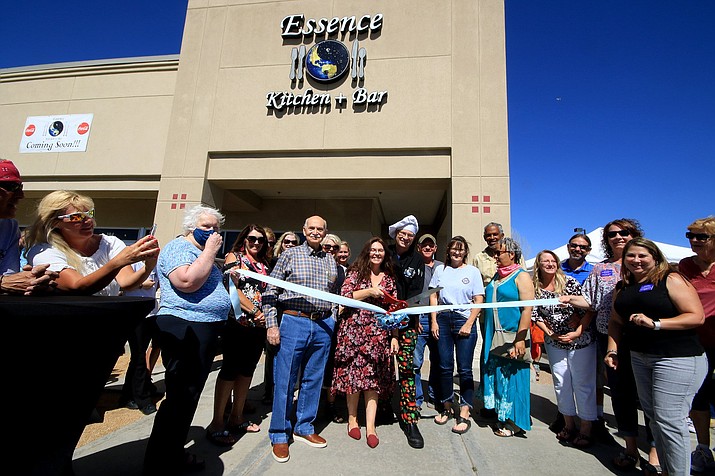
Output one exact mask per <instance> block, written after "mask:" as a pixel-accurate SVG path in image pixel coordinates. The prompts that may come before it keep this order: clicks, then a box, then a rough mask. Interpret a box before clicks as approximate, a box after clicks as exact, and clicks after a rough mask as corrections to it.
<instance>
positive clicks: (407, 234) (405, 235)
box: [397, 231, 415, 238]
mask: <svg viewBox="0 0 715 476" xmlns="http://www.w3.org/2000/svg"><path fill="white" fill-rule="evenodd" d="M397 236H399V237H400V238H414V237H415V234H414V233H410V232H409V231H398V232H397Z"/></svg>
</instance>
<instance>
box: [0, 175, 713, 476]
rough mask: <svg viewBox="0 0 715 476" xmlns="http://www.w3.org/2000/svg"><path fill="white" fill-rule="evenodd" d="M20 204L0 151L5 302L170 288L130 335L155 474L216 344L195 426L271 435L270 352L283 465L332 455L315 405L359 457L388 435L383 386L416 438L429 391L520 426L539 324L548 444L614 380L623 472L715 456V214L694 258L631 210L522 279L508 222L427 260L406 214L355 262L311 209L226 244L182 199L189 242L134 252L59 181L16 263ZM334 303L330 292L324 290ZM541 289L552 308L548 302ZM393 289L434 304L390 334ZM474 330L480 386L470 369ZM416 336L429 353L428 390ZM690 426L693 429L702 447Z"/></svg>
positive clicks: (450, 408) (446, 402)
mask: <svg viewBox="0 0 715 476" xmlns="http://www.w3.org/2000/svg"><path fill="white" fill-rule="evenodd" d="M23 196H24V195H23V192H22V179H21V177H20V174H19V171H18V170H17V168H16V167H15V166H14V164H13V163H12V162H10V161H0V213H1V214H0V244H2V245H3V247H2V256H1V257H0V258H1V259H0V261H1V264H2V269H1V273H0V291H1V292H2V293H14V294H37V293H51V292H64V293H72V294H84V295H93V294H94V295H110V296H116V295H120V294H131V293H132V292H135V293H136V292H140V293H141V292H142V291H143V290H146V291H147V293H151V294H153V293H155V292H156V290H157V288H158V289H159V290H160V291H161V292H160V298H159V299H158V305H157V308H156V309H155V310H154V311H153V312H152V313H151V315H150V316H148V318H147V319H146V320H145V321H144V322H142V323H141V325H140V326H139V327H138V328H137V330H136V332H135V333H134V334H133V336H132V337H131V338H130V349H131V353H132V358H131V363H130V368H129V372H128V377H127V383H126V384H125V389H123V396H124V399H125V401H126V403H127V404H129V403H130V402H131V405H132V406H131V407H132V408H137V409H139V410H141V411H142V412H144V413H145V414H150V413H154V412H157V413H156V416H155V420H154V425H153V429H152V432H151V435H150V437H149V441H148V445H147V449H146V454H145V461H144V470H145V473H146V474H176V473H179V472H181V471H184V470H195V469H201V468H203V467H204V462H203V460H202V459H201V458H200V457H198V456H197V455H195V454H190V453H188V452H187V451H186V450H185V448H184V446H185V443H186V438H187V435H188V431H189V428H190V425H191V422H192V419H193V417H194V414H195V412H196V408H197V405H198V401H199V397H200V395H201V393H202V391H203V389H204V386H205V383H206V381H207V379H208V376H209V373H210V371H211V369H212V365H213V363H214V359H215V357H216V355H217V354H218V352H219V347H220V353H221V354H222V362H221V369H220V371H219V373H218V376H217V379H216V386H215V389H214V411H213V417H212V419H211V421H209V422H207V425H206V437H207V439H208V440H209V441H211V442H212V443H214V444H216V445H220V446H232V445H234V444H236V443H237V442H238V441H239V439H240V437H241V436H242V435H243V434H246V433H258V432H260V431H261V425H260V423H261V422H260V421H255V422H254V421H251V420H249V419H248V418H247V416H246V413H247V411H246V410H247V408H246V397H247V394H248V390H249V388H250V385H251V382H252V379H253V376H254V372H255V370H256V368H257V364H258V362H259V359H260V357H261V355H262V354H263V353H264V352H265V356H266V365H265V374H264V380H265V395H264V399H263V401H264V403H266V404H269V405H271V407H272V413H271V418H270V424H269V427H268V431H267V433H268V437H269V439H270V443H271V447H272V456H273V458H274V459H275V460H276V461H278V462H287V461H288V460H289V459H290V444H291V443H292V442H302V443H304V444H306V445H308V446H311V447H314V448H324V447H326V446H327V441H326V440H325V439H324V438H323V437H322V436H321V435H319V434H318V432H317V430H316V427H315V425H314V423H315V421H316V418H317V414H318V409H319V406H320V403H321V401H324V402H325V405H326V406H327V407H328V408H329V409H330V416H331V420H332V421H334V422H336V423H342V424H346V432H347V436H348V437H349V438H352V439H355V440H360V439H361V438H362V429H361V428H363V427H364V432H365V440H366V443H367V445H368V446H369V447H370V448H375V447H376V446H378V445H379V442H380V439H379V436H378V427H379V418H378V414H379V412H380V409H381V407H384V405H385V404H386V403H385V402H387V405H388V406H389V405H390V402H391V401H392V399H393V396H396V398H395V400H396V401H397V404H396V409H395V410H396V411H395V413H396V415H397V420H398V422H399V424H400V427H401V428H402V430H403V432H404V434H405V437H406V441H407V444H408V445H409V446H410V447H412V448H416V449H419V448H423V447H424V446H425V441H424V438H423V436H422V434H421V432H420V430H419V427H418V422H419V420H420V414H421V411H422V408H423V405H425V403H427V404H433V405H434V406H435V409H436V410H437V415H436V416H435V418H434V420H433V421H434V423H435V424H437V425H445V424H447V422H448V421H449V420H451V419H454V422H453V425H452V426H451V431H452V432H453V433H455V434H459V435H461V434H464V433H466V432H468V431H469V430H470V428H471V422H472V418H473V417H474V407H475V406H478V407H479V408H480V411H479V413H480V415H481V416H482V417H484V418H490V419H493V425H492V429H493V432H494V435H496V436H498V437H502V438H506V437H513V436H516V435H520V434H524V433H525V432H527V431H529V430H530V429H531V409H530V384H531V383H530V382H531V368H532V366H531V363H532V357H533V356H534V355H538V352H537V353H534V352H532V349H531V348H530V346H536V345H540V344H536V343H534V342H532V339H531V334H532V333H533V334H536V333H537V331H538V333H539V335H541V334H543V346H544V348H545V351H546V354H547V356H548V362H549V365H550V369H551V374H552V376H553V384H554V392H555V396H556V402H557V407H558V415H557V417H556V419H555V421H554V422H553V423H552V425H551V426H550V428H551V429H552V431H554V433H556V438H557V439H559V440H560V441H562V442H564V443H565V444H567V445H570V446H573V447H575V448H587V447H589V446H591V445H592V444H593V443H594V442H595V441H596V440H597V439H598V438H599V436H600V435H602V434H603V432H604V431H607V430H605V426H604V416H603V415H604V412H603V399H604V388H605V387H607V388H608V389H609V391H610V394H611V398H612V403H613V410H614V415H615V418H616V423H617V426H618V431H619V433H620V435H621V436H622V437H623V438H624V442H625V448H623V449H621V450H620V451H618V452H617V453H616V454H614V457H613V465H614V466H615V467H616V468H618V469H631V468H635V467H636V466H637V465H640V467H641V469H642V470H643V471H644V473H645V474H653V475H655V474H669V475H684V474H689V472H690V470H691V469H692V470H693V471H696V472H701V471H704V470H706V469H713V468H715V462H714V461H713V456H712V452H711V450H710V443H711V442H710V434H709V417H710V410H711V405H712V404H713V400H714V397H715V383H714V380H713V363H714V361H715V272H713V263H715V217H712V216H710V217H707V218H703V219H699V220H696V221H694V222H693V223H692V224H690V225H689V226H688V227H687V229H688V231H687V233H686V237H687V239H688V240H689V242H690V245H691V248H692V250H693V252H694V253H695V254H694V256H691V257H689V258H686V259H684V260H682V261H681V262H680V263H679V265H678V267H677V268H676V267H674V266H672V265H671V264H670V263H668V260H667V259H666V257H665V256H664V255H663V253H662V251H661V250H660V249H659V248H658V246H657V245H656V244H655V243H654V242H653V241H651V240H648V239H646V238H645V237H644V232H643V230H642V229H641V227H640V225H639V224H638V222H637V221H636V220H633V219H626V218H622V219H617V220H613V221H611V222H609V223H607V224H606V226H605V227H604V228H603V236H602V243H601V245H602V246H603V249H604V251H605V254H606V260H605V261H603V262H601V263H596V264H593V265H592V264H591V263H589V262H588V261H587V260H586V257H587V255H588V254H589V252H590V251H591V249H592V243H591V239H590V238H589V237H588V236H587V235H585V234H581V233H578V234H575V235H574V236H572V237H571V238H570V239H569V241H568V245H567V247H568V252H569V257H568V258H567V259H565V260H563V261H561V260H560V259H559V257H558V256H557V254H556V253H555V252H554V251H551V250H543V251H541V252H539V253H538V254H537V256H536V259H535V264H534V269H533V271H532V273H531V275H530V273H529V272H528V271H527V270H526V267H525V264H524V257H523V253H522V250H521V247H520V245H519V243H517V242H516V241H515V240H513V239H511V238H509V237H506V236H504V231H503V229H502V227H501V225H500V224H498V223H489V224H488V225H487V226H486V227H485V228H484V236H483V238H484V241H485V242H486V245H487V246H486V248H484V249H483V250H482V251H480V252H477V253H476V254H475V257H474V258H473V259H470V244H469V242H468V240H467V239H466V238H464V237H463V236H454V237H452V238H451V239H450V240H448V242H447V245H446V250H445V252H444V255H443V256H444V261H439V260H437V259H436V257H437V249H438V247H437V240H436V238H435V237H434V236H433V235H431V234H428V233H423V234H422V235H420V234H419V223H418V221H417V219H416V218H415V217H414V216H412V215H409V216H406V217H405V218H403V219H402V220H400V221H398V222H396V223H394V224H392V225H391V226H389V228H388V234H389V237H390V238H391V239H392V240H393V243H392V244H388V242H386V241H385V240H384V239H383V238H382V237H377V236H375V237H372V238H370V239H369V240H368V241H367V242H366V243H364V244H363V245H362V246H361V248H360V252H359V253H358V254H357V256H356V257H355V258H354V260H352V262H351V247H350V245H349V244H348V243H347V242H345V241H342V240H341V239H340V238H339V237H338V236H337V235H333V234H329V233H328V224H327V221H326V220H325V219H324V218H322V217H320V216H317V215H316V216H311V217H308V218H307V219H306V220H305V222H304V224H303V227H302V235H301V234H300V233H296V232H294V231H286V232H285V233H283V234H281V236H280V237H278V238H277V239H276V236H275V235H274V233H273V231H272V230H271V229H270V228H268V227H265V226H262V225H258V224H249V225H247V226H246V227H244V228H243V230H241V232H240V233H239V235H238V238H237V239H236V241H235V243H233V244H231V246H230V247H227V249H228V252H227V253H226V254H224V255H221V250H222V249H223V247H224V243H223V240H222V235H221V234H220V228H221V226H222V225H223V223H224V216H223V215H222V214H221V212H220V211H219V210H216V209H214V208H211V207H207V206H196V207H193V208H191V209H189V210H187V211H186V213H185V216H184V220H183V224H182V226H183V232H182V234H181V235H179V236H178V237H177V238H175V239H174V240H172V241H170V242H169V243H166V244H165V245H164V246H163V248H161V249H160V248H159V244H158V242H157V240H156V238H155V237H154V236H151V234H150V235H148V236H146V237H144V238H142V239H140V240H138V241H137V242H136V243H134V244H132V245H128V246H127V245H125V244H124V243H123V242H122V241H121V240H118V239H117V238H114V237H111V236H107V235H103V234H97V233H95V230H94V228H95V209H94V204H93V202H92V199H91V198H90V197H87V196H84V195H82V194H79V193H75V192H70V191H56V192H52V193H50V194H48V195H47V196H45V197H44V198H43V199H42V200H41V201H40V202H39V205H38V208H37V213H36V217H35V220H34V222H33V223H32V225H31V226H30V227H29V229H28V231H27V233H26V237H25V240H26V242H25V246H26V251H25V257H26V259H27V264H26V265H25V266H24V267H22V268H21V267H20V254H19V245H18V244H19V238H20V231H19V228H18V225H17V222H16V221H15V220H14V219H13V218H14V216H15V213H16V211H17V203H18V201H19V200H21V199H22V198H23ZM301 236H302V237H304V239H305V241H303V242H302V243H301V239H302V238H301ZM217 262H221V263H222V267H220V266H218V265H217ZM242 271H248V272H251V275H250V276H249V275H248V274H246V273H245V272H242ZM269 277H270V278H274V279H278V280H280V281H282V282H283V283H284V285H285V287H283V286H281V285H279V284H276V281H273V280H271V279H269ZM294 285H298V286H302V288H298V287H297V286H294ZM306 289H307V291H306ZM331 294H332V295H334V296H335V298H330V299H329V298H327V297H326V296H329V295H331ZM339 297H342V298H349V299H351V301H348V300H340V299H339ZM545 299H548V300H549V301H546V302H548V303H549V304H548V305H544V304H542V303H541V302H540V301H541V300H545ZM401 301H404V302H407V301H410V304H412V305H419V306H430V307H428V308H427V309H426V311H425V312H423V313H421V314H411V313H408V314H406V317H405V319H404V320H403V321H402V322H401V323H400V324H398V325H395V324H394V323H392V324H391V325H387V324H385V321H384V320H382V319H379V318H378V317H379V316H383V317H384V315H386V314H388V313H389V311H390V310H391V309H392V310H394V308H392V307H391V306H392V305H394V304H395V303H396V302H397V303H400V302H401ZM360 303H364V305H363V304H360ZM368 305H369V306H371V307H370V309H367V308H366V307H367V306H368ZM433 306H434V307H433ZM375 309H378V310H379V309H382V310H383V312H377V311H376V310H375ZM532 329H534V331H533V332H532V331H531V330H532ZM480 338H481V340H482V346H481V347H482V353H481V355H480V356H479V378H478V379H477V378H475V375H474V368H473V360H474V356H475V351H476V348H477V343H478V340H479V339H480ZM539 342H541V340H540V341H539ZM150 343H151V345H152V348H155V349H156V350H157V351H158V349H161V355H162V363H163V366H164V368H165V369H166V373H165V387H166V393H165V398H164V400H163V401H162V402H161V404H160V405H159V407H158V411H157V408H156V406H155V405H154V401H153V400H152V397H153V396H155V393H156V387H154V386H153V384H152V383H151V378H150V375H151V371H150V367H151V365H153V363H152V362H151V359H147V349H148V347H149V344H150ZM425 349H429V358H430V366H431V369H430V376H429V380H428V382H426V385H425V387H426V388H425V387H423V382H422V367H423V363H424V357H425ZM155 360H156V356H155V355H154V362H155ZM455 362H456V373H457V375H458V385H457V387H456V388H455V385H454V381H453V378H454V373H455ZM324 388H327V391H326V392H325V393H323V389H324ZM296 390H297V395H296ZM338 396H341V397H343V398H345V400H346V403H347V415H345V416H346V417H347V418H344V416H343V415H340V414H339V413H340V412H339V411H338V410H337V409H336V406H335V398H336V397H338ZM361 397H362V400H363V401H364V415H365V418H364V421H362V422H361V421H360V412H359V408H360V400H361ZM478 402H480V404H478ZM639 408H640V409H642V411H643V414H644V416H645V420H646V432H647V434H646V439H647V441H646V444H648V445H650V448H651V451H650V452H649V455H648V459H647V461H645V460H644V461H641V459H640V456H639V451H638V436H639V432H638V412H639ZM688 417H690V418H692V421H693V424H694V426H695V430H696V435H697V440H698V445H697V447H696V448H695V449H694V451H691V447H690V437H689V432H688V426H687V418H688ZM361 423H362V424H361Z"/></svg>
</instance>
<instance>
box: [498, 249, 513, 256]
mask: <svg viewBox="0 0 715 476" xmlns="http://www.w3.org/2000/svg"><path fill="white" fill-rule="evenodd" d="M502 253H511V251H508V250H496V251H495V252H494V254H495V255H497V256H501V255H502Z"/></svg>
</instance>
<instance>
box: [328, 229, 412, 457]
mask: <svg viewBox="0 0 715 476" xmlns="http://www.w3.org/2000/svg"><path fill="white" fill-rule="evenodd" d="M387 253H388V251H387V246H386V245H385V242H384V241H382V239H381V238H377V237H374V238H371V239H370V240H369V241H368V242H367V243H366V244H365V246H364V247H363V249H362V251H361V252H360V256H358V258H357V259H356V260H355V262H354V263H353V264H352V265H351V266H350V267H349V268H348V271H347V275H346V277H345V281H344V283H343V287H342V291H341V294H342V295H343V296H346V297H350V298H353V299H357V300H359V301H365V302H368V303H370V304H375V305H378V306H380V307H384V308H385V309H387V307H388V305H387V304H385V303H384V301H383V299H382V297H383V296H384V295H385V294H388V295H390V296H392V297H396V296H397V289H396V287H395V275H394V272H393V268H392V260H391V259H390V258H389V256H387V255H386V254H387ZM341 317H342V322H341V323H340V329H339V331H338V337H337V348H336V351H335V369H334V371H333V385H332V389H331V391H332V393H333V394H336V393H344V394H345V395H346V398H347V404H348V435H349V436H350V437H351V438H353V439H356V440H359V439H360V437H361V435H360V426H359V424H358V421H357V413H358V402H359V401H360V393H361V392H362V393H363V394H364V396H365V419H366V422H365V423H366V424H365V430H366V434H367V444H368V446H370V447H371V448H374V447H376V446H377V445H378V443H379V439H378V438H377V433H376V431H375V415H376V413H377V400H378V397H384V398H389V397H390V394H391V392H392V387H393V380H394V379H393V374H392V367H391V361H390V354H391V351H396V350H397V345H398V344H397V339H396V338H393V339H392V340H390V333H389V331H387V330H384V329H382V328H380V327H379V326H378V325H377V322H376V320H375V316H374V313H372V312H370V311H366V310H360V309H354V308H346V309H345V310H344V311H343V313H342V314H341Z"/></svg>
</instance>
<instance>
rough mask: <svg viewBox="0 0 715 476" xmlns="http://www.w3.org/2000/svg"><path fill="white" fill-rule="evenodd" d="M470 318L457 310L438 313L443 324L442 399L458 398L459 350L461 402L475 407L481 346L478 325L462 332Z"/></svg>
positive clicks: (441, 338) (440, 344)
mask: <svg viewBox="0 0 715 476" xmlns="http://www.w3.org/2000/svg"><path fill="white" fill-rule="evenodd" d="M465 322H467V318H465V317H464V316H462V315H461V314H459V313H457V312H454V311H445V312H440V313H439V314H437V325H438V326H439V340H438V341H437V348H438V350H439V370H440V383H441V385H440V395H439V399H440V401H441V402H452V399H453V398H454V385H453V383H452V375H453V374H454V353H455V349H456V351H457V373H458V374H459V395H460V403H459V404H460V406H464V405H467V406H469V407H470V408H471V407H472V402H473V400H474V375H473V373H472V360H473V359H474V349H475V348H476V347H477V329H476V326H475V325H472V329H471V332H470V333H469V335H468V336H460V335H459V329H461V328H462V326H463V325H464V323H465Z"/></svg>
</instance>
